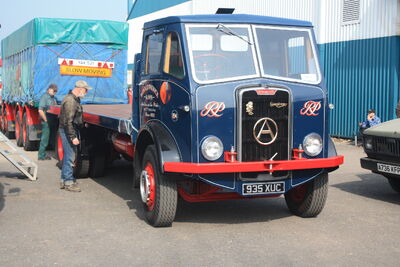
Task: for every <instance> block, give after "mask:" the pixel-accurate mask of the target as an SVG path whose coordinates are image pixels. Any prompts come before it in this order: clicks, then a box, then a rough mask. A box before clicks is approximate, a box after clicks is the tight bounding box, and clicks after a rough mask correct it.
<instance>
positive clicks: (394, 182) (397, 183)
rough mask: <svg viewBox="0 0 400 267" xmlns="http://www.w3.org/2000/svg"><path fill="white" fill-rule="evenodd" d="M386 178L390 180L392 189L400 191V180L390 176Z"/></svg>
mask: <svg viewBox="0 0 400 267" xmlns="http://www.w3.org/2000/svg"><path fill="white" fill-rule="evenodd" d="M386 178H387V179H388V182H389V184H390V186H391V187H392V189H393V190H394V191H396V192H397V193H400V180H399V179H396V178H393V177H390V176H386Z"/></svg>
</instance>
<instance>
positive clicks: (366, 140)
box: [364, 136, 372, 149]
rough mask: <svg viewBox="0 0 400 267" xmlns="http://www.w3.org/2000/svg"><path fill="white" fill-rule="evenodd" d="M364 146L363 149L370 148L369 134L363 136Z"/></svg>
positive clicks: (370, 139)
mask: <svg viewBox="0 0 400 267" xmlns="http://www.w3.org/2000/svg"><path fill="white" fill-rule="evenodd" d="M364 147H365V149H372V138H371V137H369V136H364Z"/></svg>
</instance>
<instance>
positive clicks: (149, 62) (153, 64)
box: [145, 32, 163, 74]
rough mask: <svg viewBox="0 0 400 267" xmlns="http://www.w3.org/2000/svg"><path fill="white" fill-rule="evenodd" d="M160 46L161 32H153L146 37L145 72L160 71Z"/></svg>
mask: <svg viewBox="0 0 400 267" xmlns="http://www.w3.org/2000/svg"><path fill="white" fill-rule="evenodd" d="M162 46H163V32H158V33H153V34H151V35H148V36H147V37H146V64H145V74H157V73H160V72H161V58H162V57H161V55H162Z"/></svg>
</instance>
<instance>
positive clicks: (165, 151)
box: [136, 121, 182, 173]
mask: <svg viewBox="0 0 400 267" xmlns="http://www.w3.org/2000/svg"><path fill="white" fill-rule="evenodd" d="M151 144H154V145H155V147H156V150H157V154H158V158H159V160H158V162H159V164H160V166H159V168H160V170H161V172H163V173H164V162H182V156H181V153H180V151H179V148H178V146H177V144H176V142H175V139H174V138H173V136H172V134H171V133H170V131H169V130H168V128H167V127H166V126H165V125H163V124H162V123H161V122H159V121H150V122H148V123H147V124H146V125H145V126H144V127H143V128H142V129H141V130H140V132H139V134H138V138H137V139H136V151H137V154H136V156H139V159H140V162H141V159H142V158H143V154H144V151H145V149H146V147H147V146H148V145H151Z"/></svg>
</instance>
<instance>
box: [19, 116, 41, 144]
mask: <svg viewBox="0 0 400 267" xmlns="http://www.w3.org/2000/svg"><path fill="white" fill-rule="evenodd" d="M28 127H29V125H28V120H27V118H26V113H24V116H23V117H22V137H23V140H24V150H26V151H35V150H38V148H39V141H31V140H30V139H29V132H28V130H29V129H28Z"/></svg>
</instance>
